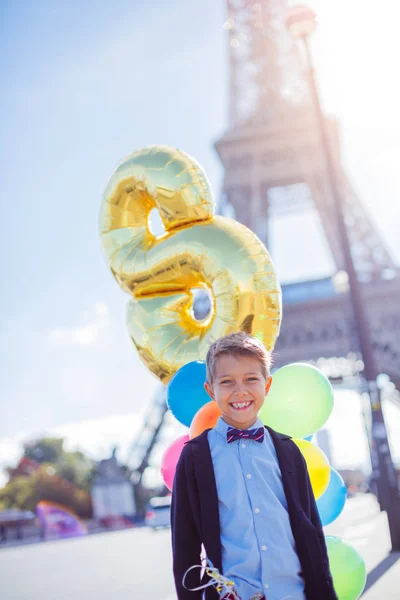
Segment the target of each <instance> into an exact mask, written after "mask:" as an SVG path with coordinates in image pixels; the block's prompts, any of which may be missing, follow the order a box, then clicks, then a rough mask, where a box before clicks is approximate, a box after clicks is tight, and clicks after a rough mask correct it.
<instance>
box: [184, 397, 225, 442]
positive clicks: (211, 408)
mask: <svg viewBox="0 0 400 600" xmlns="http://www.w3.org/2000/svg"><path fill="white" fill-rule="evenodd" d="M221 415H222V412H221V411H220V409H219V408H218V404H217V403H216V402H215V400H211V402H207V404H203V406H202V407H201V408H200V409H199V410H198V411H197V413H196V414H195V415H194V417H193V420H192V423H191V425H190V430H189V437H190V439H191V440H192V439H193V438H195V437H197V436H198V435H200V434H201V433H203V431H205V430H206V429H212V428H213V427H214V426H215V424H216V422H217V421H218V418H219V417H220V416H221Z"/></svg>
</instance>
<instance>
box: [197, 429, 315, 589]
mask: <svg viewBox="0 0 400 600" xmlns="http://www.w3.org/2000/svg"><path fill="white" fill-rule="evenodd" d="M255 427H263V424H262V422H261V420H260V419H257V421H256V422H255V423H254V425H252V426H251V427H250V428H249V429H253V428H255ZM227 429H228V425H227V423H225V421H224V420H223V419H222V418H221V417H220V418H219V420H218V422H217V424H216V426H215V427H214V429H211V431H209V432H208V443H209V445H210V450H211V456H212V461H213V465H214V472H215V479H216V484H217V494H218V504H219V518H220V525H221V548H222V569H223V574H224V575H225V576H227V577H230V578H231V579H232V580H233V581H234V582H235V585H236V589H237V592H238V594H239V595H240V597H241V599H242V600H249V599H250V598H251V596H252V595H253V594H255V593H256V592H262V593H264V594H265V597H266V598H267V600H283V599H287V600H289V599H290V600H304V599H305V595H304V580H303V578H302V577H301V575H300V571H301V566H300V561H299V558H298V556H297V553H296V547H295V542H294V538H293V533H292V529H291V526H290V521H289V513H288V509H287V502H286V496H285V492H284V490H283V486H282V477H281V472H280V469H279V464H278V458H277V456H276V452H275V447H274V444H273V442H272V440H271V437H270V435H269V433H268V431H267V430H265V435H264V441H263V442H262V443H261V444H260V443H259V442H255V441H253V440H249V439H243V440H239V441H235V442H231V443H230V444H228V443H227V441H226V432H227Z"/></svg>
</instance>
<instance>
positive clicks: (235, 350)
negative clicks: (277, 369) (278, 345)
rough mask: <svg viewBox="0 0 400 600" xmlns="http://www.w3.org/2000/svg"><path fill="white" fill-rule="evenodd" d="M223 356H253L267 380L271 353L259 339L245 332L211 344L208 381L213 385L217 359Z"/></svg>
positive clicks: (207, 363) (208, 356)
mask: <svg viewBox="0 0 400 600" xmlns="http://www.w3.org/2000/svg"><path fill="white" fill-rule="evenodd" d="M223 354H239V355H242V356H252V357H253V358H256V359H257V360H258V361H259V362H260V364H261V366H262V370H263V375H264V376H265V378H266V379H267V378H268V377H269V371H270V368H271V362H272V361H271V353H270V352H269V351H268V350H267V349H266V348H265V346H264V344H263V343H262V342H260V340H258V339H257V338H253V337H251V335H247V333H244V332H243V331H238V332H237V333H230V334H229V335H225V336H224V337H222V338H219V340H217V341H216V342H214V343H213V344H211V346H210V348H209V349H208V352H207V358H206V366H207V381H208V383H209V384H210V385H211V384H212V382H213V378H214V375H215V363H216V360H217V358H219V357H220V356H222V355H223Z"/></svg>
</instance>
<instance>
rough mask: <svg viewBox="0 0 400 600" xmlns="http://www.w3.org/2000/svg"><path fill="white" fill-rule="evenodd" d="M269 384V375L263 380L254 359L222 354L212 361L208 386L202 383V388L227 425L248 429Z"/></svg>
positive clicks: (253, 421)
mask: <svg viewBox="0 0 400 600" xmlns="http://www.w3.org/2000/svg"><path fill="white" fill-rule="evenodd" d="M271 383H272V378H271V377H269V378H268V379H267V380H266V379H265V377H264V375H263V370H262V366H261V363H260V362H259V361H258V360H257V359H256V358H253V357H252V356H242V355H238V354H223V355H222V356H220V357H219V358H217V360H216V363H215V373H214V379H213V383H212V385H210V384H209V383H205V384H204V387H205V388H206V391H207V393H208V394H209V395H210V396H211V398H212V399H213V400H215V401H216V403H217V404H218V407H219V409H220V410H221V412H222V417H223V419H224V421H225V422H226V423H228V425H231V426H232V427H235V428H236V429H248V428H249V427H250V426H251V425H253V424H254V423H255V421H256V420H257V413H258V411H259V410H260V408H261V407H262V405H263V404H264V398H265V396H266V394H267V393H268V390H269V388H270V386H271Z"/></svg>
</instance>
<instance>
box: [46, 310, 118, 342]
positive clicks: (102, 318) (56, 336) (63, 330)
mask: <svg viewBox="0 0 400 600" xmlns="http://www.w3.org/2000/svg"><path fill="white" fill-rule="evenodd" d="M109 312H110V311H109V307H108V305H107V304H105V303H104V302H96V303H95V304H94V306H93V308H92V310H91V311H86V312H85V313H84V314H83V319H84V320H85V321H87V322H86V323H83V324H82V325H78V326H75V327H55V328H54V329H52V330H51V331H50V333H49V341H50V342H51V343H52V344H54V345H55V346H91V345H92V344H94V343H95V342H97V341H98V340H99V338H100V336H101V334H102V333H103V332H104V331H105V330H107V329H108V328H109V325H110V320H109Z"/></svg>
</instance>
